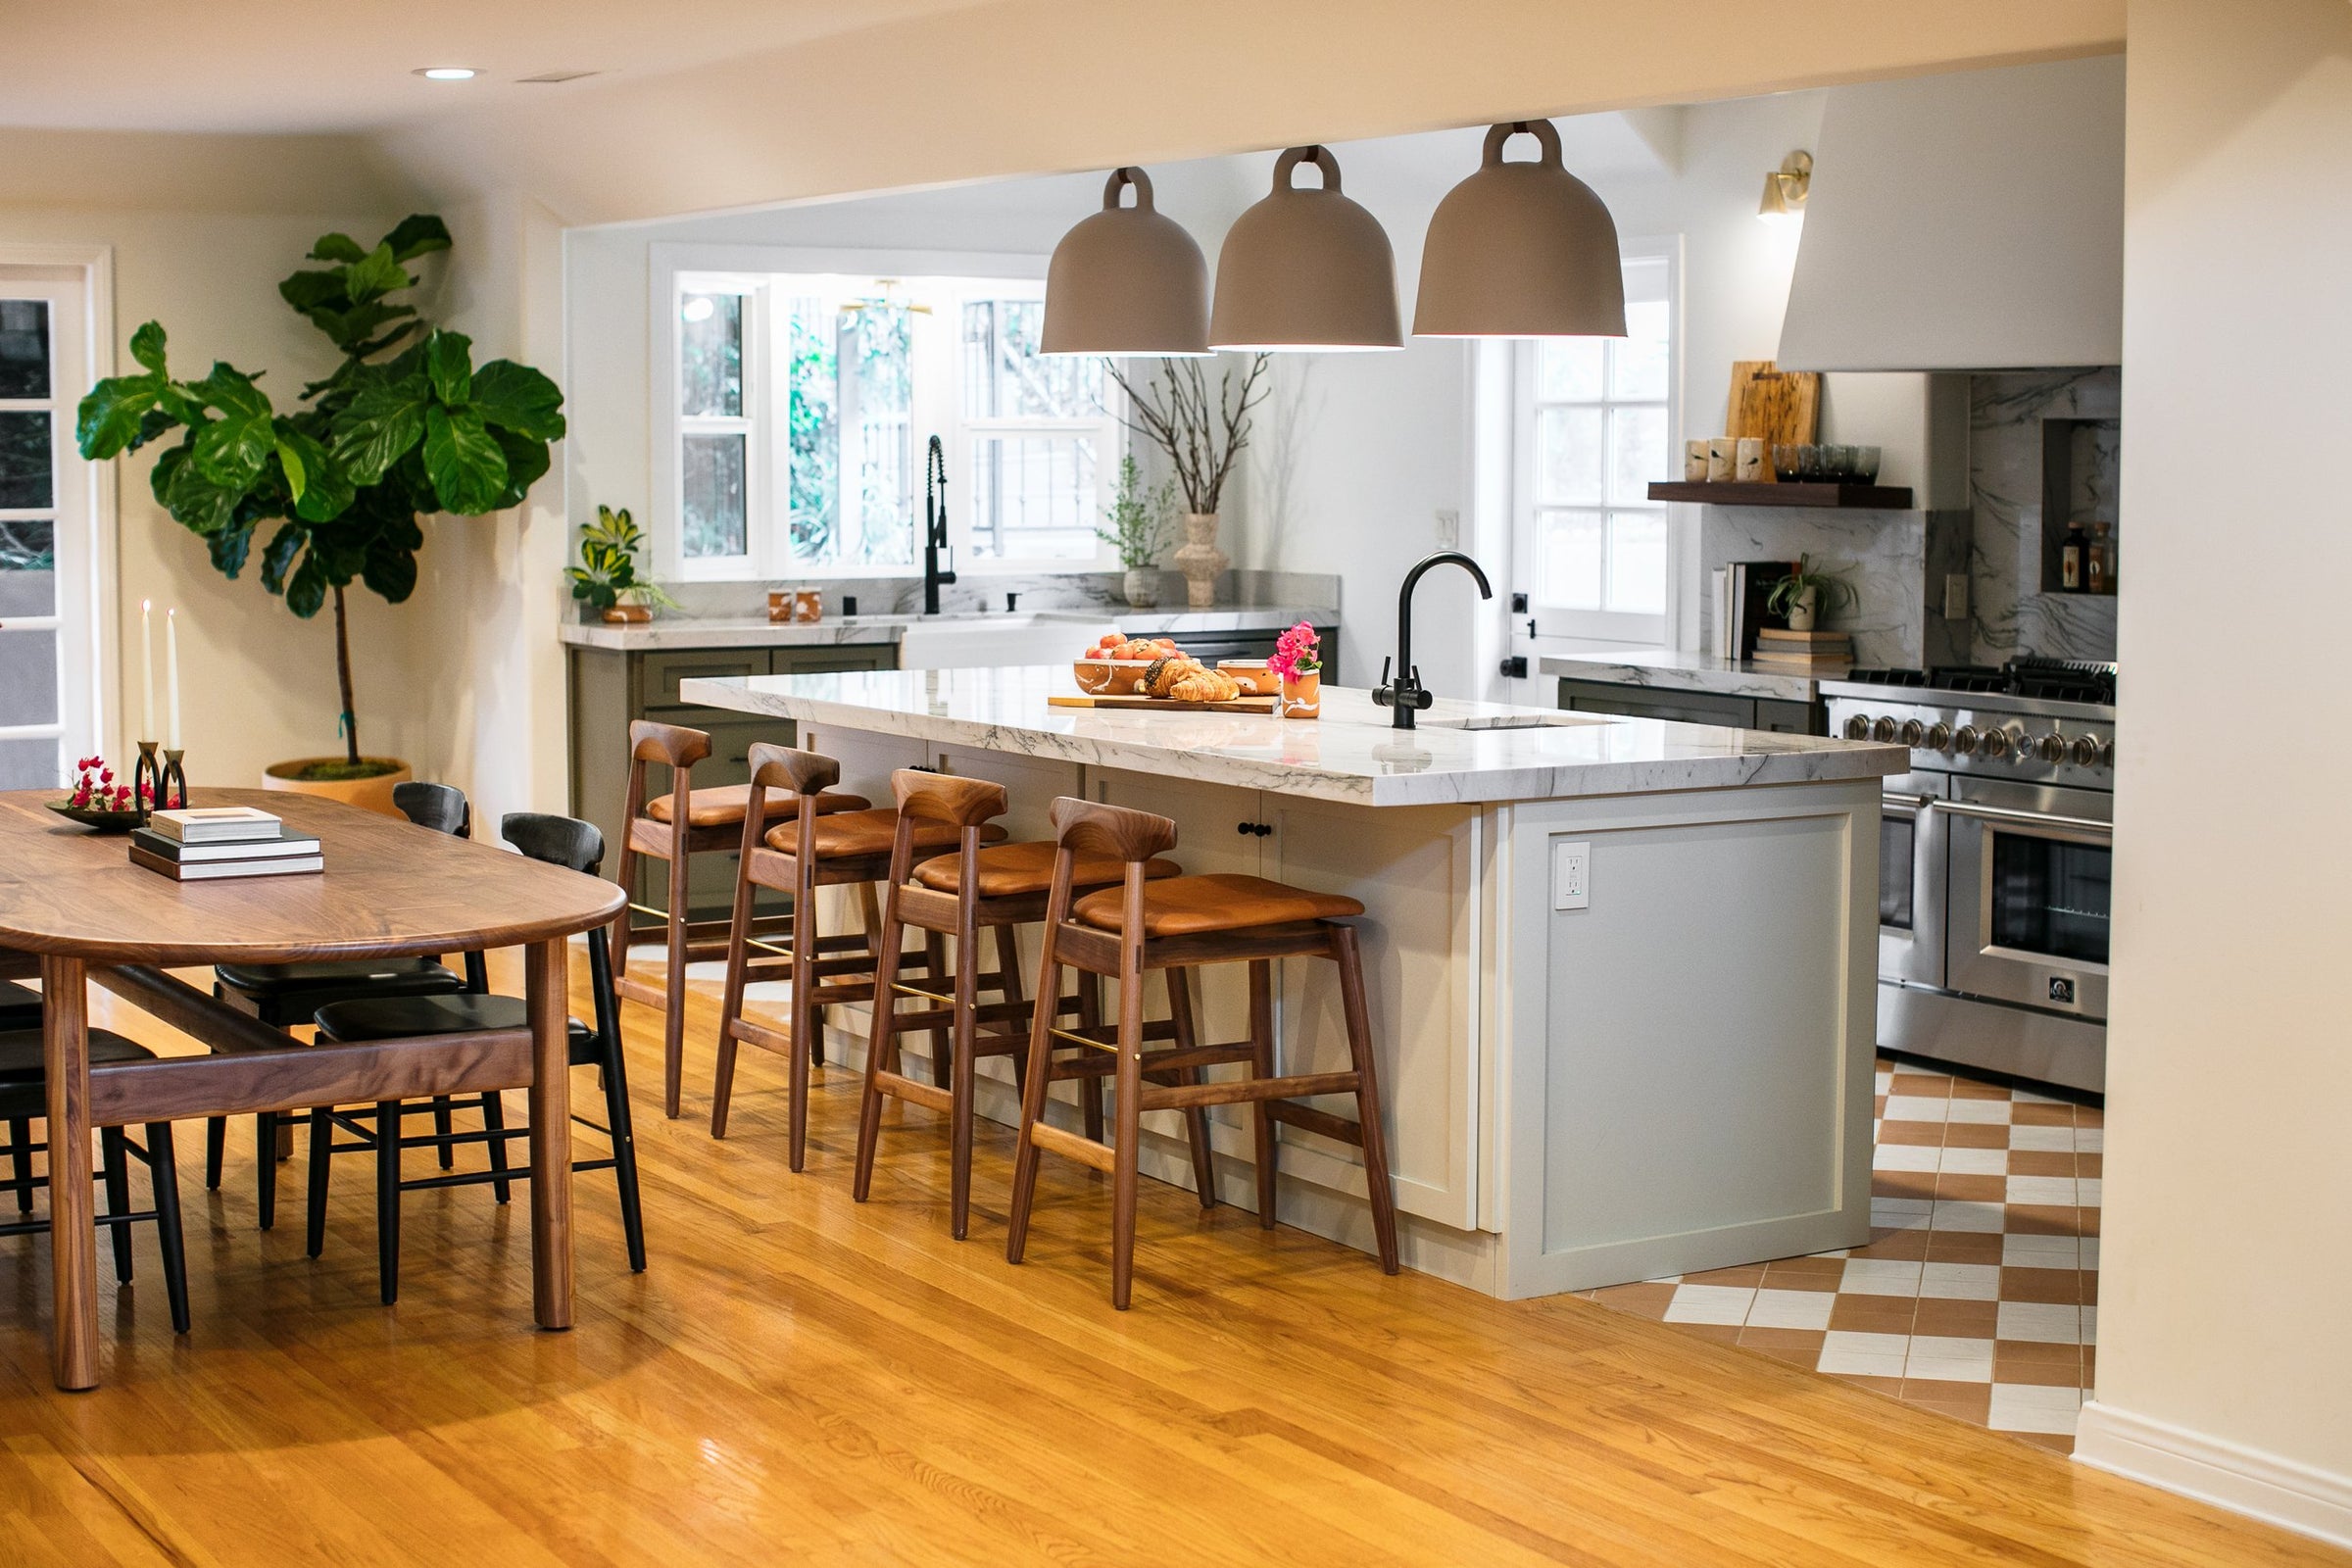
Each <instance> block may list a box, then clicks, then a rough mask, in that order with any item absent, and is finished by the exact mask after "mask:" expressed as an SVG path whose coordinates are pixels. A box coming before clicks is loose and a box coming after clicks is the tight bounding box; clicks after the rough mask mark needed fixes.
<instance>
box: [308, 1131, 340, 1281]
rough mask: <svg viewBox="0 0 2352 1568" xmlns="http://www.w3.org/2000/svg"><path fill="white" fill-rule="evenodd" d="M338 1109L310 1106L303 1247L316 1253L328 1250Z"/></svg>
mask: <svg viewBox="0 0 2352 1568" xmlns="http://www.w3.org/2000/svg"><path fill="white" fill-rule="evenodd" d="M334 1140H335V1113H334V1110H333V1108H332V1107H331V1106H327V1105H313V1106H312V1107H311V1168H310V1195H309V1196H310V1205H309V1208H308V1209H307V1211H306V1216H307V1223H306V1226H305V1233H304V1236H303V1250H305V1251H306V1252H308V1253H309V1254H310V1255H311V1256H313V1257H317V1256H318V1255H319V1253H320V1252H323V1251H325V1250H326V1181H327V1173H328V1171H329V1169H330V1167H331V1164H332V1162H333V1159H334Z"/></svg>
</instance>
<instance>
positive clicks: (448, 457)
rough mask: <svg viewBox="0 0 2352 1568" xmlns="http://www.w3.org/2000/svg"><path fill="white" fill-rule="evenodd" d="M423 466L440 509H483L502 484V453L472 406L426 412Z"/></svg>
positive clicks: (504, 479)
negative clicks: (430, 476) (431, 480)
mask: <svg viewBox="0 0 2352 1568" xmlns="http://www.w3.org/2000/svg"><path fill="white" fill-rule="evenodd" d="M424 466H425V471H426V472H428V473H430V474H431V475H432V476H433V489H434V491H435V492H436V493H437V494H438V495H439V496H440V498H441V510H442V511H444V512H456V513H461V514H465V515H478V514H481V513H484V512H488V511H489V510H490V509H491V508H493V507H495V506H496V505H497V504H498V498H499V496H500V494H501V493H502V492H503V491H504V490H505V489H506V488H507V457H506V454H505V453H503V452H501V451H500V450H499V447H498V443H497V442H496V441H495V440H493V439H491V436H490V432H489V431H488V430H486V429H484V428H483V426H482V417H481V416H480V415H479V414H476V413H475V412H474V411H473V410H471V409H443V408H437V407H436V408H430V409H427V410H425V413H424Z"/></svg>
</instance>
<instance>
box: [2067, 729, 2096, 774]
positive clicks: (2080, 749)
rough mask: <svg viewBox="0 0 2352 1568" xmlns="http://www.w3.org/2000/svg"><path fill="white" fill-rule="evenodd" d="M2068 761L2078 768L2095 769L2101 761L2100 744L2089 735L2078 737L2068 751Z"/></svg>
mask: <svg viewBox="0 0 2352 1568" xmlns="http://www.w3.org/2000/svg"><path fill="white" fill-rule="evenodd" d="M2066 756H2067V760H2068V761H2071V762H2073V763H2074V764H2075V765H2076V766H2077V767H2095V766H2097V765H2098V761H2099V743H2098V741H2097V740H2096V739H2094V738H2093V737H2091V736H2088V735H2078V736H2076V737H2075V740H2074V744H2073V745H2071V746H2069V747H2068V748H2067V749H2066Z"/></svg>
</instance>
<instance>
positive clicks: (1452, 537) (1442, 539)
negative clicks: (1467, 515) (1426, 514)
mask: <svg viewBox="0 0 2352 1568" xmlns="http://www.w3.org/2000/svg"><path fill="white" fill-rule="evenodd" d="M1461 542H1462V515H1461V514H1460V513H1458V512H1456V511H1454V510H1453V508H1451V507H1440V508H1439V509H1438V543H1439V544H1441V545H1443V546H1445V547H1446V549H1448V550H1451V549H1453V548H1454V547H1455V546H1457V545H1459V544H1460V543H1461Z"/></svg>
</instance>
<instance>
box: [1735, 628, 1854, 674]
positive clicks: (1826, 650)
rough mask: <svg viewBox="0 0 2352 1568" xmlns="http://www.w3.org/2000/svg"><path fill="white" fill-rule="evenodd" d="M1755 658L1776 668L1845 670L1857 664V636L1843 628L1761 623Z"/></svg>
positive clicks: (1757, 633) (1757, 636)
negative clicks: (1800, 628) (1807, 628)
mask: <svg viewBox="0 0 2352 1568" xmlns="http://www.w3.org/2000/svg"><path fill="white" fill-rule="evenodd" d="M1755 662H1757V663H1759V664H1764V665H1768V666H1770V667H1771V668H1774V669H1786V670H1792V671H1815V670H1820V671H1836V672H1838V673H1839V674H1842V673H1844V672H1845V671H1846V670H1849V669H1851V668H1853V667H1854V640H1853V639H1852V638H1851V637H1849V636H1847V635H1846V634H1845V633H1844V632H1841V631H1790V630H1789V629H1788V628H1787V627H1785V626H1761V627H1758V628H1757V630H1756V653H1755Z"/></svg>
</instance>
